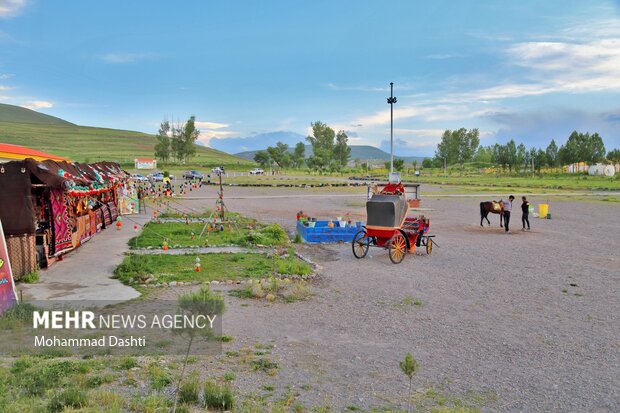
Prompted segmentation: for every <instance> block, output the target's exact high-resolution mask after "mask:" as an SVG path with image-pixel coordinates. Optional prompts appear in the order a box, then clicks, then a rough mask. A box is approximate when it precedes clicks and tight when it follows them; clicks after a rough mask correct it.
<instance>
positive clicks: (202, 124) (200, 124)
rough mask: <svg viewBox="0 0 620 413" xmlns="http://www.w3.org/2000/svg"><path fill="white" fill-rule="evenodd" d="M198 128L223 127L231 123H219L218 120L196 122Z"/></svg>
mask: <svg viewBox="0 0 620 413" xmlns="http://www.w3.org/2000/svg"><path fill="white" fill-rule="evenodd" d="M195 124H196V127H197V128H200V129H202V128H204V129H223V128H227V127H229V126H230V125H229V124H227V123H218V122H199V121H196V122H195Z"/></svg>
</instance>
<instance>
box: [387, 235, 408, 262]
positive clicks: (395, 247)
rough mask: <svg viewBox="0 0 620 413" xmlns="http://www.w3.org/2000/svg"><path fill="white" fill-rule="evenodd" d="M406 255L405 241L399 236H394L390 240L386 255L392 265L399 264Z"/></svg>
mask: <svg viewBox="0 0 620 413" xmlns="http://www.w3.org/2000/svg"><path fill="white" fill-rule="evenodd" d="M406 253H407V241H406V240H405V237H403V236H402V235H401V234H396V235H394V236H393V237H392V239H391V240H390V249H389V250H388V255H389V256H390V260H391V261H392V262H393V263H394V264H400V263H401V262H402V261H403V260H404V259H405V254H406Z"/></svg>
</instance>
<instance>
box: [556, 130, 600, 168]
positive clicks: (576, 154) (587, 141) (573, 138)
mask: <svg viewBox="0 0 620 413" xmlns="http://www.w3.org/2000/svg"><path fill="white" fill-rule="evenodd" d="M558 156H559V158H560V161H561V162H562V163H564V164H570V163H575V162H586V163H588V164H593V163H596V162H599V161H602V160H603V159H605V145H604V144H603V139H602V138H601V137H600V136H599V134H598V133H596V132H595V133H594V134H592V135H590V134H589V133H585V134H584V133H580V132H577V131H573V132H572V133H571V134H570V136H569V137H568V140H567V141H566V143H565V144H564V145H562V146H561V147H560V150H559V151H558Z"/></svg>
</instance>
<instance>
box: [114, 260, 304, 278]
mask: <svg viewBox="0 0 620 413" xmlns="http://www.w3.org/2000/svg"><path fill="white" fill-rule="evenodd" d="M196 257H198V258H200V264H201V271H200V272H196V270H195V267H194V264H195V262H196ZM276 272H277V273H278V274H286V275H308V274H310V273H312V268H311V267H310V265H308V264H307V263H305V262H303V261H302V260H300V259H299V258H297V257H294V256H292V255H291V256H287V257H279V256H274V257H269V256H267V255H266V254H255V253H249V254H185V255H172V254H143V255H139V254H130V255H128V256H127V257H125V259H124V260H123V262H122V264H121V265H119V266H118V267H117V268H116V271H115V275H116V276H117V277H118V279H119V280H121V281H122V282H124V283H126V284H129V285H134V284H140V283H141V282H142V281H143V280H142V278H145V277H147V278H148V277H149V276H153V277H154V280H153V281H152V282H153V283H160V282H162V283H163V282H170V281H183V282H191V281H199V282H207V281H214V280H215V281H225V280H243V279H247V278H254V279H256V278H265V277H269V276H272V275H274V273H276Z"/></svg>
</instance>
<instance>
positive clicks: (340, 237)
mask: <svg viewBox="0 0 620 413" xmlns="http://www.w3.org/2000/svg"><path fill="white" fill-rule="evenodd" d="M328 222H329V221H316V224H315V226H314V227H313V228H310V227H307V226H305V225H304V224H302V223H301V222H299V221H297V232H298V233H299V234H300V235H301V237H302V238H303V239H304V241H306V242H309V243H312V244H318V243H328V242H351V241H353V236H354V235H355V234H356V233H357V232H358V231H359V230H360V229H362V223H361V222H356V223H355V224H351V225H348V224H347V226H346V227H341V226H340V224H339V223H338V221H332V222H333V223H334V227H333V228H330V227H329V226H328V225H327V224H328Z"/></svg>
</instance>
